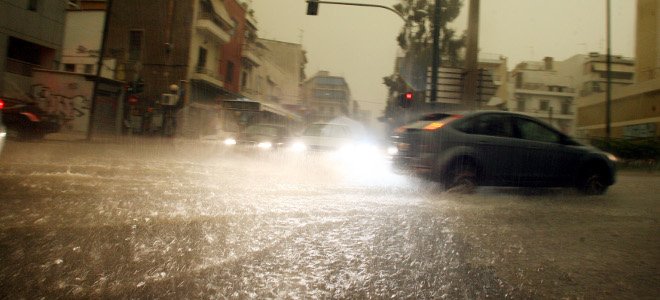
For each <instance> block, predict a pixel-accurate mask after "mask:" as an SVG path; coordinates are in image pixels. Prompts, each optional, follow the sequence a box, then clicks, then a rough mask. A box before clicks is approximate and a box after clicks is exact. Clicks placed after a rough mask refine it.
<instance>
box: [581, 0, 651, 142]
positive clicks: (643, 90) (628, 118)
mask: <svg viewBox="0 0 660 300" xmlns="http://www.w3.org/2000/svg"><path fill="white" fill-rule="evenodd" d="M658 25H660V1H657V0H638V1H637V26H636V37H637V39H636V50H635V52H636V53H635V56H636V64H635V66H633V67H632V68H633V69H634V71H635V76H634V78H635V79H634V80H628V79H627V80H626V83H628V84H626V85H625V86H621V85H617V84H616V83H617V82H619V81H620V80H621V78H618V77H620V76H619V75H620V74H621V72H618V73H617V71H619V70H617V67H616V64H615V65H613V68H612V70H613V71H614V73H613V75H614V76H613V80H612V81H613V88H612V96H611V102H610V107H611V109H610V124H609V125H610V137H611V138H630V139H636V138H653V137H658V136H660V128H659V127H660V76H659V73H660V71H659V70H660V28H659V27H660V26H658ZM613 61H616V57H614V59H613ZM601 68H602V67H601ZM630 68H631V67H630V66H628V67H627V68H626V70H627V71H628V70H630ZM617 74H618V75H617ZM606 113H607V99H606V97H605V93H597V94H590V95H585V97H582V98H580V99H578V100H577V119H578V122H577V130H576V135H578V136H579V137H583V138H604V137H606V136H607V124H606V120H607V116H606Z"/></svg>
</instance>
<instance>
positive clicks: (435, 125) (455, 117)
mask: <svg viewBox="0 0 660 300" xmlns="http://www.w3.org/2000/svg"><path fill="white" fill-rule="evenodd" d="M462 117H463V116H462V115H453V116H451V117H447V118H444V119H442V120H440V121H434V122H431V123H429V124H426V126H424V128H422V129H424V130H426V131H436V130H438V129H440V128H442V127H443V126H445V125H447V124H449V123H451V122H452V121H455V120H458V119H460V118H462Z"/></svg>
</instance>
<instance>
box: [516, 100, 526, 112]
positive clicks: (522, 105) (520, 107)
mask: <svg viewBox="0 0 660 300" xmlns="http://www.w3.org/2000/svg"><path fill="white" fill-rule="evenodd" d="M517 110H518V111H525V99H518V107H517Z"/></svg>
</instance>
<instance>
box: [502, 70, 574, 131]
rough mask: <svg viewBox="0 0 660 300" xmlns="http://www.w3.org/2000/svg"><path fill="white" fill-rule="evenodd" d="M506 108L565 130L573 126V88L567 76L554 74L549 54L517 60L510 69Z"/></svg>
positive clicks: (555, 71) (555, 72) (569, 129)
mask: <svg viewBox="0 0 660 300" xmlns="http://www.w3.org/2000/svg"><path fill="white" fill-rule="evenodd" d="M511 80H512V87H511V88H512V90H511V93H512V96H511V100H512V101H509V102H508V110H509V111H517V112H522V113H525V114H528V115H531V116H534V117H538V118H541V119H543V120H545V121H546V122H548V123H550V124H552V125H554V126H555V127H556V128H558V129H559V130H561V131H562V132H565V133H570V132H572V130H573V127H574V119H575V108H574V102H575V97H576V96H577V93H576V90H575V89H574V88H573V87H572V86H571V77H570V76H566V75H560V74H558V72H557V70H556V69H555V67H554V60H553V59H552V57H546V58H545V59H544V61H542V62H539V61H527V62H522V63H519V64H518V65H517V66H516V67H515V68H514V69H513V71H511Z"/></svg>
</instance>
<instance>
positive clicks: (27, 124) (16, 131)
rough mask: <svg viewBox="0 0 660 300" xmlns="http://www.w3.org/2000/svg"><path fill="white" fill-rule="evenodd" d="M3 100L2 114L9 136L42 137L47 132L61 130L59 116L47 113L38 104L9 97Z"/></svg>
mask: <svg viewBox="0 0 660 300" xmlns="http://www.w3.org/2000/svg"><path fill="white" fill-rule="evenodd" d="M3 100H4V108H3V110H2V114H3V121H4V124H5V126H6V127H7V137H8V138H13V139H18V140H31V139H42V138H43V137H44V136H45V135H46V134H49V133H54V132H58V131H59V130H60V124H59V122H58V119H57V117H56V116H53V115H49V114H47V113H46V112H45V111H44V110H42V109H40V108H39V106H38V105H37V104H35V103H32V102H26V101H21V100H16V99H8V98H4V99H3Z"/></svg>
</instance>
